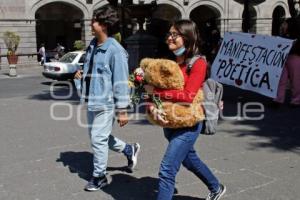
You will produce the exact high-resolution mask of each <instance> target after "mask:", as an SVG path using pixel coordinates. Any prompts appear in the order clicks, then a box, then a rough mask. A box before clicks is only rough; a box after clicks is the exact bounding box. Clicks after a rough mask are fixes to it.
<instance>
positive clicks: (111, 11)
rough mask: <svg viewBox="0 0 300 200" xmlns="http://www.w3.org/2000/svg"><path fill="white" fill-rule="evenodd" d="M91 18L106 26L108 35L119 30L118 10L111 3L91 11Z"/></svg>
mask: <svg viewBox="0 0 300 200" xmlns="http://www.w3.org/2000/svg"><path fill="white" fill-rule="evenodd" d="M93 20H94V21H96V22H98V23H99V24H100V25H104V26H105V27H106V32H107V35H108V36H112V35H114V34H116V33H118V32H119V28H120V27H119V25H120V20H119V16H118V12H117V10H116V9H115V8H114V7H113V6H111V5H106V6H104V7H102V8H99V9H97V10H95V11H94V13H93Z"/></svg>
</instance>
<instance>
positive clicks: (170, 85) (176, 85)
mask: <svg viewBox="0 0 300 200" xmlns="http://www.w3.org/2000/svg"><path fill="white" fill-rule="evenodd" d="M140 67H141V68H142V69H143V71H144V79H145V81H146V82H147V84H149V85H152V86H154V87H155V88H161V89H183V87H184V77H183V74H182V72H181V69H180V67H179V66H178V64H177V63H176V62H174V61H171V60H167V59H152V58H145V59H143V60H142V61H141V63H140ZM203 99H204V97H203V91H202V90H201V89H200V90H199V91H198V93H197V95H196V97H195V98H194V100H193V103H183V102H182V103H173V102H170V101H165V100H163V102H162V109H163V111H164V112H165V113H166V116H165V117H164V119H165V120H166V121H168V123H167V124H163V123H161V122H160V121H159V120H157V119H155V117H154V116H153V115H152V114H151V113H150V112H148V115H147V116H148V119H149V121H150V122H152V123H154V124H156V125H160V126H162V127H166V128H183V127H192V126H194V125H195V124H196V123H197V122H199V121H202V120H203V119H204V117H205V116H204V111H203V108H202V106H201V102H202V101H203Z"/></svg>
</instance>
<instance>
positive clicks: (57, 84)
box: [29, 81, 79, 105]
mask: <svg viewBox="0 0 300 200" xmlns="http://www.w3.org/2000/svg"><path fill="white" fill-rule="evenodd" d="M41 84H42V85H48V86H49V89H47V90H44V91H42V92H41V93H40V94H35V95H31V96H30V97H29V99H34V100H41V101H45V100H46V101H47V100H54V101H67V102H68V103H71V104H74V105H76V104H79V96H78V94H77V90H76V88H75V86H74V84H73V82H70V81H45V82H42V83H41Z"/></svg>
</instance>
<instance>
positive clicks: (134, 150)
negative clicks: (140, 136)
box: [127, 143, 141, 173]
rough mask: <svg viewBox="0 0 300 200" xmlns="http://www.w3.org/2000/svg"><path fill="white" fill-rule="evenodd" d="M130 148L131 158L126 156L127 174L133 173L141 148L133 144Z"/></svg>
mask: <svg viewBox="0 0 300 200" xmlns="http://www.w3.org/2000/svg"><path fill="white" fill-rule="evenodd" d="M131 148H132V155H131V156H127V160H128V166H127V168H128V171H129V172H131V173H132V172H133V169H134V168H135V166H136V164H137V157H138V155H139V152H140V149H141V146H140V145H139V143H134V144H132V145H131Z"/></svg>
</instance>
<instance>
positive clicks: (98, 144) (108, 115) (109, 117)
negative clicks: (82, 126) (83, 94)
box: [87, 109, 126, 177]
mask: <svg viewBox="0 0 300 200" xmlns="http://www.w3.org/2000/svg"><path fill="white" fill-rule="evenodd" d="M114 113H115V112H114V109H107V110H101V111H89V110H88V111H87V120H88V129H89V135H90V139H91V146H92V149H93V153H94V157H93V164H94V171H93V176H94V177H99V176H102V175H105V174H106V168H107V159H108V148H109V149H111V150H113V151H116V152H122V151H123V150H124V148H125V146H126V143H125V142H123V141H122V140H120V139H118V138H116V137H114V136H112V135H111V131H112V126H113V122H114Z"/></svg>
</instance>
